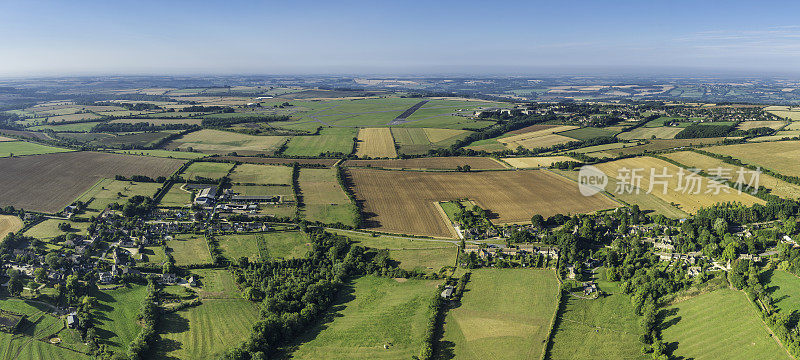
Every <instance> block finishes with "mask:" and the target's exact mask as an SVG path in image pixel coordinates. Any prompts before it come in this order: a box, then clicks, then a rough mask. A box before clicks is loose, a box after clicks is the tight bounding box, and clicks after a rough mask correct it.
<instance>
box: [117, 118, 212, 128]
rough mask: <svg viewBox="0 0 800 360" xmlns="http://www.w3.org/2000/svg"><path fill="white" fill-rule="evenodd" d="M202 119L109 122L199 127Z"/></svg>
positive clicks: (120, 120)
mask: <svg viewBox="0 0 800 360" xmlns="http://www.w3.org/2000/svg"><path fill="white" fill-rule="evenodd" d="M202 121H203V119H147V118H134V119H116V120H111V121H110V123H112V124H138V123H148V124H150V125H153V126H161V125H200V123H201V122H202Z"/></svg>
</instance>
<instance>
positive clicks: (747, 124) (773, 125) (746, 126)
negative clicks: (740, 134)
mask: <svg viewBox="0 0 800 360" xmlns="http://www.w3.org/2000/svg"><path fill="white" fill-rule="evenodd" d="M784 125H786V122H785V121H777V120H770V121H742V122H741V123H739V126H738V127H736V128H737V129H741V130H750V129H755V128H762V127H768V128H770V129H779V128H781V127H783V126H784Z"/></svg>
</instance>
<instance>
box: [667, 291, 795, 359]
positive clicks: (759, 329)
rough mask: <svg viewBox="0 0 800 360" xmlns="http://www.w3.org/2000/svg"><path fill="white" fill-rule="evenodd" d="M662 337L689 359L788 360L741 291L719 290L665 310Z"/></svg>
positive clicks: (668, 346)
mask: <svg viewBox="0 0 800 360" xmlns="http://www.w3.org/2000/svg"><path fill="white" fill-rule="evenodd" d="M662 312H663V313H665V314H666V317H665V318H664V320H663V325H662V326H663V328H662V329H663V330H662V337H663V339H664V343H666V344H667V348H668V349H674V352H673V355H674V356H680V357H682V358H692V359H698V360H700V359H730V360H736V359H742V360H744V359H791V358H790V357H789V355H788V354H787V353H786V351H785V350H783V349H782V348H781V347H780V345H778V343H777V342H776V340H775V339H774V338H772V337H771V336H770V335H769V333H768V332H767V327H766V325H764V323H763V322H762V321H761V318H760V317H759V314H758V311H757V310H756V309H755V307H754V305H753V304H751V303H750V302H749V300H748V299H747V296H746V295H745V294H744V293H743V292H739V291H735V290H731V289H721V290H716V291H712V292H710V293H705V294H702V295H698V296H696V297H693V298H691V299H689V300H685V301H682V302H679V303H677V304H675V305H673V306H668V307H667V308H665V309H664V310H663V311H662Z"/></svg>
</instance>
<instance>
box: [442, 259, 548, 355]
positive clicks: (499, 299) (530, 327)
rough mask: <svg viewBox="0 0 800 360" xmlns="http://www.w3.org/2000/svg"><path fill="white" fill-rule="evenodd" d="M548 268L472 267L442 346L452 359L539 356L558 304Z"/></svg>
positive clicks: (446, 324) (447, 322) (450, 315)
mask: <svg viewBox="0 0 800 360" xmlns="http://www.w3.org/2000/svg"><path fill="white" fill-rule="evenodd" d="M558 292H559V288H558V282H557V281H556V277H555V274H554V272H553V271H552V270H538V269H537V270H534V269H481V270H477V271H473V273H472V276H471V277H470V281H469V283H467V291H465V292H464V295H463V296H462V298H461V306H459V307H457V308H455V309H451V310H449V311H448V312H447V316H446V317H445V320H444V339H443V341H442V342H441V343H440V347H441V349H442V351H443V352H444V353H445V354H452V355H453V356H454V358H456V359H538V358H541V356H542V352H543V351H544V347H545V342H546V340H547V336H548V333H549V331H550V323H551V321H552V319H553V316H554V315H555V312H556V309H557V307H558V301H557V300H558Z"/></svg>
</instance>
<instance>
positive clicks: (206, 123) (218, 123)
mask: <svg viewBox="0 0 800 360" xmlns="http://www.w3.org/2000/svg"><path fill="white" fill-rule="evenodd" d="M289 120H291V118H290V117H289V116H287V115H265V116H256V115H254V116H238V117H232V118H222V117H207V118H204V119H203V121H202V123H201V124H202V125H203V127H225V126H230V125H234V124H241V123H249V122H271V121H289Z"/></svg>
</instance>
